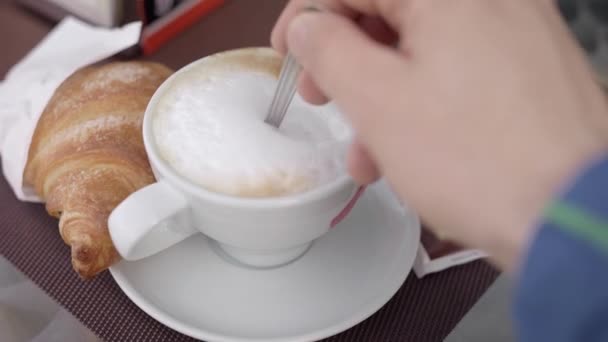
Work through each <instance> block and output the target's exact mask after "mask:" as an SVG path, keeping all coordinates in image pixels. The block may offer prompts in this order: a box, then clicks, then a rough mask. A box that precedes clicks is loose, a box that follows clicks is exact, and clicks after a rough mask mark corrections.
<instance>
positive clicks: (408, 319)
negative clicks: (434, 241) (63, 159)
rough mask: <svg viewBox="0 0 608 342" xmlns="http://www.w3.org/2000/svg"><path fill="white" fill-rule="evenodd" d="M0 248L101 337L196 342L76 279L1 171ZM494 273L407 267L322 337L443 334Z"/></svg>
mask: <svg viewBox="0 0 608 342" xmlns="http://www.w3.org/2000/svg"><path fill="white" fill-rule="evenodd" d="M0 253H1V254H2V255H3V256H4V257H6V258H7V259H8V260H9V261H10V262H12V263H13V264H14V265H15V266H16V267H17V268H18V269H19V270H21V271H22V272H23V273H24V274H25V275H26V276H28V277H29V278H30V279H31V280H32V281H33V282H34V283H36V284H37V285H38V286H40V288H42V289H43V290H44V291H45V292H46V293H48V294H49V295H50V296H51V297H52V298H54V299H55V300H57V301H58V302H59V303H60V304H61V305H62V306H64V307H65V308H66V309H67V310H68V311H70V312H71V313H72V314H73V315H74V316H75V317H76V318H78V319H79V320H80V321H82V322H83V323H84V324H85V325H86V326H87V327H89V328H90V329H91V330H92V331H93V332H95V333H96V334H97V335H98V336H99V337H100V338H102V339H103V340H105V341H108V342H113V341H133V342H136V341H146V342H148V341H194V340H193V339H191V338H189V337H187V336H184V335H182V334H180V333H177V332H175V331H173V330H171V329H169V328H167V327H165V326H164V325H162V324H160V323H159V322H157V321H156V320H154V319H152V318H151V317H149V316H148V315H147V314H145V313H144V312H143V311H141V310H140V309H139V308H138V307H137V306H135V305H134V304H133V303H132V302H131V301H130V300H129V299H128V298H127V296H126V295H124V294H123V293H122V292H121V290H120V288H119V287H118V285H116V283H115V282H114V280H113V279H112V276H111V275H110V274H109V272H104V273H103V274H101V275H100V276H98V277H96V278H95V279H94V280H91V281H83V280H81V279H80V278H79V277H78V276H77V275H76V273H75V272H74V271H72V268H71V264H70V251H69V248H68V246H67V245H65V244H64V243H63V241H62V240H61V237H60V236H59V231H58V229H57V220H55V219H53V218H51V217H49V216H48V215H47V214H46V212H45V210H44V207H43V206H42V205H40V204H28V203H22V202H19V201H18V200H17V199H16V198H15V197H14V195H13V193H12V192H11V190H10V188H9V186H8V184H7V183H6V180H5V179H4V178H3V177H1V176H0ZM496 276H497V272H496V271H495V270H494V269H493V268H492V267H490V266H489V265H488V264H486V263H485V262H482V261H477V262H473V263H471V264H468V265H465V266H460V267H456V268H453V269H450V270H447V271H444V272H441V273H439V274H435V275H431V276H428V277H426V278H424V279H422V280H419V279H417V278H416V277H415V276H414V275H413V274H412V275H410V276H409V278H408V279H407V281H406V282H405V283H404V285H403V286H402V287H401V289H400V290H399V292H398V293H397V294H396V295H395V296H394V297H393V298H392V300H391V301H390V302H389V303H388V304H387V305H386V306H384V307H383V308H382V309H381V310H380V311H378V312H377V313H376V314H375V315H373V316H372V317H370V318H369V319H367V320H366V321H364V322H363V323H361V324H359V325H357V326H355V327H354V328H352V329H350V330H348V331H346V332H344V333H342V334H340V335H337V336H334V337H332V338H330V339H328V340H327V341H331V342H342V341H401V342H408V341H415V342H427V341H428V342H434V341H442V340H443V339H444V338H445V337H446V336H447V335H448V334H449V332H450V331H451V330H452V329H453V328H454V327H455V325H456V324H457V323H458V322H459V321H460V319H461V318H462V317H463V316H464V314H465V313H466V312H467V311H468V310H469V309H470V308H471V306H472V305H473V304H474V303H475V302H476V301H477V299H478V298H479V297H480V296H481V294H483V292H484V291H485V290H486V289H487V288H488V286H489V285H490V284H491V283H492V282H493V281H494V279H495V278H496Z"/></svg>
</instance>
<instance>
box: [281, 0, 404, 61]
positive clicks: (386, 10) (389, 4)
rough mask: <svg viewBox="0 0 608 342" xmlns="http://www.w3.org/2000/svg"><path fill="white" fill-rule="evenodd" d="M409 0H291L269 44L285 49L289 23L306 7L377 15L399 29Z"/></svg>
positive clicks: (350, 13)
mask: <svg viewBox="0 0 608 342" xmlns="http://www.w3.org/2000/svg"><path fill="white" fill-rule="evenodd" d="M410 2H411V0H291V1H289V3H288V4H287V6H286V7H285V9H284V10H283V12H282V13H281V15H280V16H279V19H278V20H277V23H276V24H275V26H274V28H273V30H272V33H271V39H270V41H271V44H272V47H274V48H275V49H276V50H277V51H279V52H281V53H283V54H285V53H286V51H287V44H286V35H287V27H288V26H289V23H290V22H291V21H292V20H293V18H294V17H296V16H297V15H298V14H300V13H301V12H302V10H303V9H305V8H307V7H314V8H317V9H319V10H321V11H326V12H331V13H334V14H338V15H342V16H344V17H347V18H350V19H353V18H356V17H357V16H359V15H364V16H371V17H374V16H375V17H379V18H382V21H384V22H387V23H388V24H389V27H391V28H392V30H393V31H399V26H400V25H401V23H402V22H403V20H402V19H403V16H404V14H405V12H406V11H407V8H408V7H409V4H410Z"/></svg>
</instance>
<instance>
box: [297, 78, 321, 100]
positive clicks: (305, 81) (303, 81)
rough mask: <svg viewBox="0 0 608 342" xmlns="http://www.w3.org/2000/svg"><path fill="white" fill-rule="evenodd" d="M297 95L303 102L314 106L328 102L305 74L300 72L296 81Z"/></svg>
mask: <svg viewBox="0 0 608 342" xmlns="http://www.w3.org/2000/svg"><path fill="white" fill-rule="evenodd" d="M298 93H300V96H302V98H303V99H304V100H306V101H307V102H309V103H312V104H315V105H322V104H325V103H327V102H328V99H327V96H325V94H323V92H322V91H321V90H320V89H319V87H317V85H316V84H315V83H314V81H313V80H312V78H310V75H309V74H308V73H307V72H302V73H301V74H300V77H299V79H298Z"/></svg>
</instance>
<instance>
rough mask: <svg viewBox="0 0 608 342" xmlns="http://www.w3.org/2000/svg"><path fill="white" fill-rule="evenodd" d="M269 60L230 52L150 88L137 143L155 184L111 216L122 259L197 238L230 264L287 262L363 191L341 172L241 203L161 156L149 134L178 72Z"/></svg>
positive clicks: (268, 55)
mask: <svg viewBox="0 0 608 342" xmlns="http://www.w3.org/2000/svg"><path fill="white" fill-rule="evenodd" d="M235 57H236V58H251V59H259V58H262V59H270V60H276V61H275V62H276V64H277V65H280V57H279V56H278V55H277V54H276V53H275V52H274V51H273V50H272V49H270V48H245V49H238V50H231V51H227V52H223V53H219V54H215V55H212V56H209V57H205V58H202V59H200V60H198V61H195V62H193V63H191V64H190V65H188V66H186V67H184V68H182V69H181V70H179V71H177V72H176V73H175V74H174V75H172V76H171V77H170V78H169V79H167V80H166V81H165V82H164V83H163V84H162V85H161V86H160V87H159V89H158V90H157V91H156V93H155V94H154V96H153V97H152V99H151V100H150V103H149V104H148V107H147V109H146V113H145V115H144V119H143V139H144V145H145V148H146V152H147V154H148V158H149V160H150V165H151V166H152V170H153V172H154V175H155V177H156V180H157V182H156V183H154V184H151V185H149V186H147V187H145V188H143V189H140V190H139V191H137V192H135V193H133V194H131V195H130V196H129V197H128V198H126V199H125V200H124V201H123V202H122V203H121V204H120V205H118V207H116V208H115V209H114V211H113V212H112V213H111V215H110V217H109V220H108V226H109V230H110V235H111V237H112V241H113V243H114V246H115V247H116V249H117V251H118V253H119V254H120V255H121V256H122V257H123V258H124V259H126V260H137V259H141V258H145V257H147V256H150V255H152V254H155V253H157V252H159V251H162V250H164V249H166V248H168V247H170V246H172V245H174V244H176V243H178V242H179V241H182V240H183V239H185V238H187V237H189V236H191V235H193V234H196V233H199V232H200V233H203V234H205V235H206V236H207V237H209V238H211V239H212V240H214V241H216V242H217V243H218V245H219V247H220V248H221V249H222V250H223V251H224V252H225V253H226V254H228V255H229V256H231V257H232V258H234V259H236V260H237V261H239V262H241V263H243V264H245V265H249V266H255V267H273V266H278V265H282V264H286V263H289V262H290V261H292V260H294V259H296V258H298V257H299V256H301V255H302V254H304V253H305V252H306V250H307V249H308V247H309V246H310V244H311V242H312V241H314V240H315V239H317V238H319V237H320V236H322V235H323V234H325V233H326V232H327V231H328V230H329V229H330V228H331V227H333V226H335V225H336V224H337V223H338V222H339V221H341V220H342V219H343V218H344V217H345V216H346V215H347V214H348V212H349V211H350V209H351V208H352V207H353V206H354V204H355V202H356V201H357V199H358V198H359V196H360V195H361V193H362V192H363V188H359V187H357V186H356V184H355V183H354V182H353V181H352V180H351V179H350V177H349V176H348V175H347V174H346V173H345V174H344V175H342V176H340V177H339V178H338V179H337V180H335V181H333V182H331V183H329V184H326V185H321V186H319V187H317V188H314V189H312V190H310V191H307V192H304V193H301V194H295V195H286V196H282V197H269V198H245V197H234V196H229V195H224V194H220V193H216V192H212V191H209V190H206V189H205V188H203V187H201V186H199V185H197V184H194V183H192V182H191V181H189V180H188V179H186V178H185V177H182V176H181V175H179V174H178V173H177V172H176V171H175V170H174V169H173V168H172V167H171V166H170V165H168V164H167V163H166V162H165V161H164V160H163V159H162V158H161V157H160V154H159V151H158V148H157V146H156V142H155V139H154V134H153V125H152V122H153V116H154V113H155V108H156V107H157V102H158V100H159V98H161V97H162V96H163V94H164V92H165V91H166V90H167V89H168V87H169V85H170V84H171V83H172V82H173V81H174V80H175V79H176V77H177V76H178V75H179V74H181V73H188V72H189V70H190V69H192V68H196V67H197V66H200V65H201V64H203V63H208V62H209V61H210V60H211V61H213V60H215V61H217V59H218V58H235Z"/></svg>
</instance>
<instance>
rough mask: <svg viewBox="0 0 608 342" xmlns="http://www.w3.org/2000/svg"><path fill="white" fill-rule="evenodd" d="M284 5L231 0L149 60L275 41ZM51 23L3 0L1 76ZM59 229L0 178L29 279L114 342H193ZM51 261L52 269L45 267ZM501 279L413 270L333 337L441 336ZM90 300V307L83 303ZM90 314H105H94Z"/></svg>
mask: <svg viewBox="0 0 608 342" xmlns="http://www.w3.org/2000/svg"><path fill="white" fill-rule="evenodd" d="M284 3H285V0H280V1H263V2H262V1H240V0H239V1H237V0H232V1H227V3H226V5H224V7H223V8H221V9H220V10H218V11H217V12H214V13H212V14H211V15H209V16H207V17H205V18H204V19H203V20H201V21H200V22H199V23H197V24H195V25H194V27H192V28H191V29H189V30H188V31H186V32H184V33H183V34H181V35H179V36H177V37H176V38H175V39H174V40H172V41H171V42H170V43H169V44H168V45H167V46H165V47H164V48H162V49H161V50H160V51H158V52H157V53H156V54H154V55H153V56H150V57H149V58H148V59H151V60H154V61H158V62H162V63H165V64H167V65H168V66H170V67H172V68H175V69H177V68H179V67H181V66H183V65H186V64H188V63H189V62H191V61H193V60H195V59H198V58H200V57H202V56H205V55H208V54H211V53H214V52H217V51H222V50H227V49H232V48H238V47H243V46H260V45H268V40H269V34H270V30H271V27H272V24H273V23H274V21H275V20H276V17H277V16H278V14H279V12H280V10H281V9H282V6H283V4H284ZM52 26H53V23H52V22H50V21H48V20H45V19H44V18H42V17H40V16H38V15H36V14H34V13H31V12H29V11H27V10H25V9H23V8H21V7H20V6H18V5H16V4H15V1H13V0H0V39H1V40H0V41H2V44H3V48H2V53H0V77H1V76H2V75H4V74H5V73H6V72H7V71H8V69H9V68H10V67H11V66H12V65H13V64H14V63H16V62H17V61H18V60H19V59H20V58H22V57H23V56H24V55H25V54H26V53H27V52H28V51H29V50H30V49H31V48H32V47H33V46H34V45H35V44H36V43H37V42H38V41H39V40H40V39H42V37H44V35H45V34H46V33H47V32H48V31H49V30H50V29H51V28H52ZM56 226H57V221H56V220H54V219H52V218H50V217H48V216H47V215H46V213H45V212H44V208H43V207H42V206H41V205H33V204H25V203H21V202H18V201H17V200H16V199H15V198H14V196H13V195H12V193H11V192H10V188H9V187H8V185H7V184H6V181H5V180H4V178H3V177H0V230H2V236H3V238H2V239H0V253H2V255H4V256H5V257H6V258H7V259H8V260H9V261H11V262H12V263H13V264H15V266H16V267H17V268H18V269H20V270H21V271H22V272H23V273H24V274H25V275H26V276H28V277H29V278H30V279H32V281H34V282H35V283H36V284H37V285H39V286H40V287H41V288H42V289H43V290H44V291H46V292H47V293H48V294H49V295H50V296H51V297H53V298H54V299H56V300H57V301H58V302H59V303H60V304H61V305H63V306H64V307H66V308H67V310H68V311H70V312H71V313H72V314H73V315H74V316H75V317H76V318H78V319H79V320H80V321H82V322H83V323H84V324H85V325H86V326H88V327H89V328H91V330H92V331H94V332H95V333H96V334H98V335H99V336H100V337H102V338H103V339H106V340H108V341H119V340H125V339H126V338H127V337H128V340H142V341H143V340H146V341H149V340H153V339H152V335H151V334H149V333H148V334H147V333H143V334H136V333H135V332H134V331H135V329H129V328H130V327H129V324H131V325H137V324H139V326H142V324H143V326H145V327H148V329H149V330H150V329H151V330H150V331H152V330H153V331H154V332H155V333H156V334H157V336H160V337H161V338H158V339H157V340H175V341H181V340H187V339H185V338H184V337H183V336H182V335H179V334H177V333H175V332H173V331H171V330H169V329H168V328H165V327H163V326H162V325H160V324H158V323H157V322H155V321H153V320H152V319H151V318H150V317H148V316H147V315H145V314H144V313H143V312H142V311H141V310H139V309H138V308H137V307H136V306H135V305H133V304H132V303H131V302H130V301H128V299H127V298H126V296H124V295H123V294H122V293H121V292H120V290H119V289H118V287H117V286H116V284H115V283H114V281H113V280H112V278H111V276H110V275H109V274H108V273H107V272H106V273H104V274H102V275H101V276H99V277H97V278H96V279H95V280H93V281H91V282H83V281H81V280H80V279H79V278H78V277H77V276H76V275H75V274H74V272H72V270H71V267H70V263H69V249H68V248H67V246H65V245H64V244H63V242H62V241H61V239H60V237H59V234H58V232H57V229H56ZM24 227H27V229H25V228H24ZM31 251H35V252H34V253H32V252H31ZM51 264H52V265H53V267H52V269H49V268H48V267H47V268H44V267H41V265H51ZM496 276H497V272H496V271H495V270H494V269H493V268H492V267H490V266H489V265H487V264H486V263H484V262H480V261H478V262H474V263H471V264H468V265H465V266H461V267H456V268H453V269H450V270H448V271H445V272H442V273H440V274H436V275H432V276H429V277H426V278H424V279H423V280H419V279H416V278H415V276H413V275H410V276H409V278H408V279H407V281H406V282H405V284H404V285H403V287H402V288H401V289H400V290H399V292H398V293H397V294H396V295H395V297H394V298H393V299H392V300H391V301H390V302H389V303H388V304H387V305H386V306H385V307H384V308H382V309H381V310H380V311H379V312H378V313H376V314H375V315H374V316H372V317H371V318H369V319H368V320H366V321H365V322H363V323H361V324H359V325H358V326H356V327H354V328H352V329H350V330H348V331H347V332H344V333H342V334H340V335H337V336H335V337H333V338H331V339H329V340H332V341H355V340H370V339H371V340H374V341H389V340H390V341H393V340H399V341H441V340H443V338H445V337H446V336H447V335H448V334H449V332H450V331H451V330H452V329H453V328H454V326H455V325H456V324H457V323H458V321H459V320H460V319H461V318H462V317H463V316H464V314H465V313H466V312H467V311H468V310H469V309H470V307H471V306H472V305H473V304H474V303H475V302H476V301H477V299H478V298H479V297H480V296H481V295H482V294H483V292H484V291H485V290H486V289H487V288H488V286H489V285H490V284H491V283H492V282H493V281H494V279H495V277H496ZM66 289H68V290H66ZM95 293H103V294H108V293H109V294H111V297H112V298H111V299H110V300H109V302H108V300H105V301H104V303H100V301H99V300H97V299H96V298H95V295H94V294H95ZM83 302H84V303H86V304H87V305H88V306H89V307H88V308H87V307H85V308H83V306H82V303H83ZM90 307H93V308H94V309H90ZM117 307H119V308H120V310H119V309H117ZM90 311H95V312H97V313H99V314H97V315H92V314H91V312H90ZM108 326H110V327H112V329H108V328H107V327H108ZM122 327H126V329H125V330H124V332H122V333H120V332H119V331H120V330H121V329H118V328H122Z"/></svg>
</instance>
